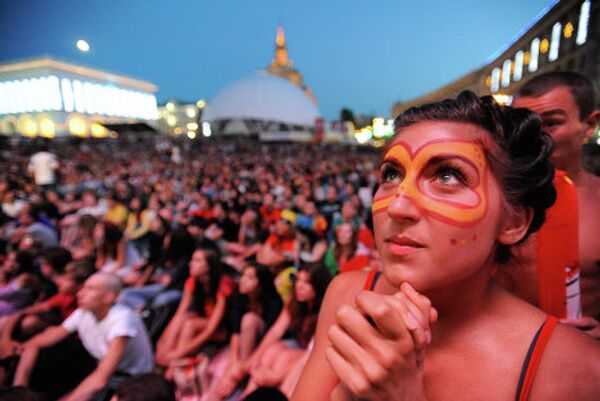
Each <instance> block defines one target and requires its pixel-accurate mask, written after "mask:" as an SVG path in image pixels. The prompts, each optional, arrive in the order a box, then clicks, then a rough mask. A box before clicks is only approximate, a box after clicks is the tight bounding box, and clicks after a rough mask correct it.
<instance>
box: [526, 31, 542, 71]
mask: <svg viewBox="0 0 600 401" xmlns="http://www.w3.org/2000/svg"><path fill="white" fill-rule="evenodd" d="M530 54H531V56H530V58H529V72H534V71H537V69H538V58H539V56H540V40H539V39H538V38H535V39H533V40H532V41H531V53H530Z"/></svg>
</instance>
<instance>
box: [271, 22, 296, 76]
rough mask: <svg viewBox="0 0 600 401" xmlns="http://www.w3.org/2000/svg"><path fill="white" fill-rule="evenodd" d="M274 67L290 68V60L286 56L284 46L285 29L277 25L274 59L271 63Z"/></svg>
mask: <svg viewBox="0 0 600 401" xmlns="http://www.w3.org/2000/svg"><path fill="white" fill-rule="evenodd" d="M271 65H272V67H274V68H291V67H292V61H291V60H290V59H289V58H288V52H287V48H286V46H285V31H284V30H283V27H282V26H278V27H277V37H276V38H275V59H274V60H273V62H272V63H271Z"/></svg>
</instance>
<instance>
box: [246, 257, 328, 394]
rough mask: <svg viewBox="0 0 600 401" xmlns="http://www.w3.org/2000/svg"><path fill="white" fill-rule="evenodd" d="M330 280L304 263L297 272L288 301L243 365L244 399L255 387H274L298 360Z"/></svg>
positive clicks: (315, 265) (318, 268)
mask: <svg viewBox="0 0 600 401" xmlns="http://www.w3.org/2000/svg"><path fill="white" fill-rule="evenodd" d="M330 280H331V276H330V275H329V272H328V271H327V268H326V267H325V266H324V265H323V264H322V263H307V264H304V265H302V266H301V267H300V268H299V269H298V273H297V275H296V279H295V282H294V291H293V294H292V297H291V300H290V301H289V302H288V303H287V305H286V306H285V307H284V308H283V309H282V311H281V313H280V314H279V316H278V317H277V320H276V321H275V323H274V324H273V326H272V327H271V329H270V330H269V331H268V332H267V333H266V334H265V336H264V338H263V339H262V341H261V342H260V345H259V346H258V348H257V349H256V351H255V352H254V353H253V354H252V356H251V357H250V358H249V359H248V361H247V362H246V366H245V370H246V371H247V372H248V373H249V375H250V381H249V382H248V385H247V386H246V389H245V390H244V393H243V394H244V395H245V394H249V393H251V392H252V391H254V390H255V389H256V388H257V387H278V386H279V385H281V384H282V383H283V382H284V380H285V379H286V377H287V374H288V373H289V372H290V370H291V368H292V367H293V366H294V364H295V362H297V361H298V360H299V359H301V358H302V356H303V355H304V353H305V351H306V349H307V348H309V344H310V343H311V341H312V338H313V335H314V333H315V328H316V324H317V316H318V314H319V310H320V308H321V303H322V301H323V297H324V295H325V290H326V289H327V286H328V284H329V281H330Z"/></svg>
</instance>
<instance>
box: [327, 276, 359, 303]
mask: <svg viewBox="0 0 600 401" xmlns="http://www.w3.org/2000/svg"><path fill="white" fill-rule="evenodd" d="M369 273H370V272H368V271H364V270H356V271H351V272H346V273H341V274H338V275H337V276H335V278H334V279H333V280H332V281H331V283H330V284H329V287H327V295H326V297H327V298H329V299H333V300H336V301H338V302H337V303H341V302H344V301H348V300H354V297H355V296H356V294H358V293H359V292H360V291H361V290H362V289H363V288H364V286H365V282H366V281H367V278H368V276H369Z"/></svg>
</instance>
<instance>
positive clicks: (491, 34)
mask: <svg viewBox="0 0 600 401" xmlns="http://www.w3.org/2000/svg"><path fill="white" fill-rule="evenodd" d="M553 3H554V0H504V1H486V0H460V1H458V0H457V1H449V0H447V1H442V0H437V1H414V0H409V1H404V0H403V1H393V0H381V1H376V0H373V1H368V0H348V1H341V0H296V1H291V0H289V1H285V0H279V1H275V0H265V1H262V0H235V1H234V0H217V1H209V0H0V63H4V62H7V61H12V60H15V59H27V58H34V57H38V56H41V55H49V56H52V57H55V58H58V59H60V60H65V61H71V62H75V63H80V64H84V65H88V66H90V67H95V68H99V69H103V70H106V71H111V72H116V73H121V74H125V75H128V76H132V77H135V78H140V79H144V80H148V81H150V82H153V83H155V84H157V85H158V86H159V91H158V94H157V97H158V101H159V103H160V102H164V101H166V100H168V99H171V98H176V99H181V100H183V101H190V102H192V101H193V102H195V101H196V100H198V99H200V98H206V99H208V100H209V101H210V99H211V98H213V97H214V96H215V95H216V94H217V93H218V91H219V90H220V89H221V88H222V87H223V86H225V85H227V84H228V83H230V82H231V81H233V80H236V79H239V78H242V77H244V76H246V75H249V74H251V73H253V72H254V71H256V70H258V69H261V68H264V67H266V66H267V65H268V64H269V63H270V62H271V59H272V58H273V48H274V41H275V33H276V28H277V25H280V24H281V25H283V26H284V28H285V31H286V39H287V44H288V51H289V55H290V58H291V59H292V60H293V61H294V67H296V68H297V69H299V70H300V72H301V73H302V74H303V76H304V80H305V83H306V84H307V85H308V86H310V87H311V88H312V89H313V92H314V94H315V95H316V97H317V99H318V101H319V109H320V111H321V113H322V114H323V116H324V117H325V118H326V119H328V120H329V119H335V118H338V116H339V111H340V109H341V108H342V107H348V108H350V109H352V110H353V111H354V112H355V113H357V114H361V113H374V114H379V115H383V116H389V113H390V108H391V107H392V105H393V104H394V103H395V102H396V101H399V100H409V99H411V98H414V97H417V96H420V95H422V94H425V93H427V92H428V91H430V90H433V89H436V88H438V87H439V86H441V85H444V84H446V83H448V82H450V81H452V80H454V79H456V78H458V77H460V76H462V75H463V74H465V73H467V72H469V71H471V70H473V69H476V68H478V67H480V66H481V65H484V64H485V63H486V61H488V60H490V59H491V58H492V57H493V56H494V54H496V53H497V52H498V51H500V50H501V49H502V48H503V47H504V46H505V45H507V44H509V43H510V42H511V41H512V40H514V39H516V37H518V35H519V33H521V32H522V31H523V30H524V29H526V28H527V27H528V26H529V25H530V24H531V23H532V22H533V21H534V20H535V19H536V18H537V17H539V16H540V13H542V12H543V10H544V9H546V8H547V7H548V6H550V5H551V4H553ZM79 38H83V39H85V40H87V41H88V42H89V43H90V45H91V51H90V52H89V53H81V52H79V51H78V50H77V49H76V48H75V42H76V41H77V39H79Z"/></svg>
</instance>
